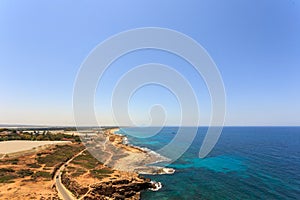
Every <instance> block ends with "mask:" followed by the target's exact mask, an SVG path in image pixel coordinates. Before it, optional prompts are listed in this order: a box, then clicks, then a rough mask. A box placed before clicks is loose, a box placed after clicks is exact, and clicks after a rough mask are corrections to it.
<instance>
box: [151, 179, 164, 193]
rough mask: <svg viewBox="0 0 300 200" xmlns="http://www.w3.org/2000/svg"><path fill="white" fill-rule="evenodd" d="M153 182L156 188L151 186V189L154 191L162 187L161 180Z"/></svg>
mask: <svg viewBox="0 0 300 200" xmlns="http://www.w3.org/2000/svg"><path fill="white" fill-rule="evenodd" d="M151 183H152V184H153V185H155V188H149V190H152V191H158V190H160V189H161V188H162V184H161V182H155V181H151Z"/></svg>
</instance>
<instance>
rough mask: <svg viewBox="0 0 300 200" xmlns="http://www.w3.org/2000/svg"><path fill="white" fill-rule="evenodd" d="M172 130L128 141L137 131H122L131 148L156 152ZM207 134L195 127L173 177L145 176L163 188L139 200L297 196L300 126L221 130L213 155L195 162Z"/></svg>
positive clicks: (299, 184)
mask: <svg viewBox="0 0 300 200" xmlns="http://www.w3.org/2000/svg"><path fill="white" fill-rule="evenodd" d="M177 129H178V128H177V127H165V128H164V129H163V130H162V131H160V133H159V134H157V135H155V136H153V137H149V138H135V137H131V136H130V134H132V132H134V131H136V129H121V132H122V133H125V134H127V135H128V134H129V135H128V140H129V142H130V143H132V144H134V145H138V146H143V147H147V148H150V149H152V150H159V149H160V148H162V147H163V146H164V145H166V144H167V143H168V142H169V141H171V139H172V138H173V137H174V136H175V134H176V131H177ZM189 130H190V129H189V128H185V132H186V134H189ZM206 130H207V128H203V127H201V128H199V129H198V132H197V136H196V138H195V140H194V142H193V144H192V145H191V146H190V148H189V149H188V151H187V152H186V153H185V154H184V155H183V156H182V157H181V158H180V159H178V160H177V161H176V162H174V163H172V164H171V165H170V167H172V168H175V169H176V172H175V174H173V175H153V176H152V175H148V176H146V177H149V178H151V179H153V180H155V181H160V182H161V183H162V185H163V187H162V189H161V190H159V191H158V192H153V191H145V192H143V193H142V199H146V200H148V199H299V198H300V127H225V128H224V129H223V132H222V135H221V137H220V139H219V141H218V143H217V145H216V146H215V148H214V149H213V151H212V152H211V153H210V154H209V155H208V157H206V158H205V159H199V158H198V153H199V149H200V146H201V144H202V140H203V138H204V135H205V132H206ZM145 131H146V132H147V130H146V128H145Z"/></svg>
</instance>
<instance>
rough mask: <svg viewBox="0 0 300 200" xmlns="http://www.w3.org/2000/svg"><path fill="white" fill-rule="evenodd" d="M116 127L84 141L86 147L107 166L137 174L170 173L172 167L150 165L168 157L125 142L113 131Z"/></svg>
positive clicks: (172, 171) (123, 138) (122, 137)
mask: <svg viewBox="0 0 300 200" xmlns="http://www.w3.org/2000/svg"><path fill="white" fill-rule="evenodd" d="M117 131H119V129H118V128H115V129H107V130H105V131H104V133H101V134H99V135H98V136H97V137H96V138H95V139H94V141H93V142H86V143H85V144H86V146H87V149H88V150H89V151H90V152H91V153H92V155H93V156H95V157H96V158H97V159H98V160H100V161H101V162H103V163H104V165H106V166H107V167H111V168H113V169H116V170H120V171H130V172H137V173H139V174H172V173H174V171H175V170H174V169H171V168H163V167H158V166H154V165H151V164H153V163H157V162H160V161H167V160H168V159H167V158H165V157H163V156H161V155H159V154H155V153H153V152H151V151H150V150H145V149H142V148H140V147H136V146H132V145H129V144H127V142H125V141H126V137H125V136H123V135H120V134H116V133H115V132H117Z"/></svg>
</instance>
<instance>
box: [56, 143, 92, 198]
mask: <svg viewBox="0 0 300 200" xmlns="http://www.w3.org/2000/svg"><path fill="white" fill-rule="evenodd" d="M85 150H86V149H84V150H82V151H80V152H79V153H78V154H76V155H75V156H73V157H72V158H71V159H69V160H68V161H67V162H65V163H64V164H63V165H62V166H61V167H60V168H59V169H58V170H57V172H56V173H55V176H54V182H55V187H56V190H57V192H58V196H59V197H60V198H62V199H63V200H75V199H76V198H75V197H74V195H73V194H72V193H71V192H70V191H69V190H68V189H67V188H66V187H65V186H64V185H63V183H62V182H61V174H62V171H63V170H64V169H65V166H66V165H68V164H69V163H70V162H71V161H72V160H73V159H74V158H76V157H77V156H79V155H80V154H82V153H83V152H84V151H85Z"/></svg>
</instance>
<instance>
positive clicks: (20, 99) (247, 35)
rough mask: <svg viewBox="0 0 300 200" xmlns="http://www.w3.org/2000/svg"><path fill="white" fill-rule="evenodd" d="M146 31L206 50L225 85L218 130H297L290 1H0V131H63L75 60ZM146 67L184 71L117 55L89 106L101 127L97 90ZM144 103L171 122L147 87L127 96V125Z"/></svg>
mask: <svg viewBox="0 0 300 200" xmlns="http://www.w3.org/2000/svg"><path fill="white" fill-rule="evenodd" d="M149 26H151V27H153V26H154V27H164V28H170V29H174V30H177V31H180V32H182V33H184V34H186V35H188V36H190V37H192V38H193V39H195V40H196V41H197V42H198V43H200V44H201V45H202V46H203V47H204V48H205V49H206V50H207V51H208V53H209V54H210V56H211V57H212V58H213V60H214V61H215V63H216V64H217V66H218V68H219V70H220V73H221V75H222V77H223V81H224V85H225V88H226V94H227V115H226V125H300V92H299V91H300V2H299V1H291V0H245V1H241V0H226V1H216V0H206V1H203V0H195V1H174V0H170V1H158V0H157V1H156V0H151V1H147V2H146V1H139V0H136V1H121V0H120V1H113V0H110V1H106V3H104V2H103V1H102V2H100V1H61V0H58V1H54V0H52V1H37V0H36V1H31V0H28V1H11V0H2V1H0V55H1V59H0V76H1V78H0V91H1V98H0V124H51V125H70V124H72V123H73V112H72V93H73V85H74V81H75V78H76V74H77V72H78V70H79V68H80V65H81V63H82V62H83V60H84V58H85V57H86V56H87V55H88V54H89V52H90V51H91V50H92V49H93V48H94V47H95V46H96V45H97V44H98V43H100V42H101V41H103V40H105V39H106V38H108V37H109V36H111V35H114V34H117V33H119V32H121V31H125V30H128V29H133V28H139V27H149ZM148 62H158V63H164V64H168V65H170V66H173V67H174V68H176V69H178V70H179V71H180V67H181V66H184V65H186V63H184V62H183V61H182V60H180V58H177V57H176V56H174V55H170V54H166V53H164V52H159V51H150V50H149V51H141V52H136V53H134V54H130V55H127V57H124V58H120V59H119V60H118V61H117V62H116V63H114V66H112V67H111V68H110V71H108V72H107V74H106V76H105V77H104V78H103V81H104V83H105V84H106V85H105V86H103V89H102V90H101V86H99V88H98V90H101V91H102V92H101V91H97V95H96V104H95V108H96V111H97V112H98V115H99V118H101V120H102V121H103V122H105V123H107V124H111V123H112V119H111V112H110V107H109V105H110V104H109V99H108V96H109V95H105V94H103V91H107V92H109V91H110V89H111V88H112V87H113V85H114V83H115V81H116V80H117V79H118V77H119V76H121V75H122V73H124V72H126V70H129V69H131V68H133V67H135V66H136V65H139V64H143V63H148ZM187 68H188V67H187ZM187 68H184V70H181V73H182V74H184V76H185V77H186V78H187V79H189V80H191V84H192V86H193V88H194V89H195V91H197V97H198V100H199V104H200V107H201V117H202V118H201V120H202V121H201V124H205V123H207V122H208V119H209V112H210V104H209V95H208V93H207V91H206V89H205V85H204V84H203V83H202V84H198V83H199V80H198V82H196V81H195V80H194V79H195V75H194V73H193V71H192V70H188V69H187ZM186 69H187V70H186ZM196 78H197V77H196ZM198 78H199V77H198ZM200 79H201V78H200ZM200 82H201V80H200ZM153 104H162V105H165V108H166V110H167V111H168V112H169V113H170V114H169V116H170V119H169V121H168V123H169V124H176V122H177V121H178V117H179V116H180V113H179V109H178V102H176V99H175V98H174V96H172V95H171V94H170V93H169V92H168V91H167V90H165V89H163V88H160V87H158V86H155V85H150V86H147V87H145V88H143V89H141V90H140V91H138V92H136V93H135V95H134V96H133V97H132V100H131V101H130V103H129V110H130V113H131V115H132V118H133V119H134V120H135V121H136V122H137V123H139V124H147V123H148V122H149V119H148V118H149V116H148V115H147V109H148V108H149V106H150V105H153Z"/></svg>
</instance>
